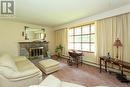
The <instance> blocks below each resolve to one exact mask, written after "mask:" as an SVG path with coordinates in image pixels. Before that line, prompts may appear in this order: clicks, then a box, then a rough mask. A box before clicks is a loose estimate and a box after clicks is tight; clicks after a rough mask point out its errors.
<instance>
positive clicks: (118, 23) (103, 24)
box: [96, 14, 128, 61]
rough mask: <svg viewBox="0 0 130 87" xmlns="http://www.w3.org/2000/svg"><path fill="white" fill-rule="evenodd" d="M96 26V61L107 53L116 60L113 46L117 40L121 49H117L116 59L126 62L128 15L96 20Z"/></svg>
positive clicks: (115, 51) (115, 50)
mask: <svg viewBox="0 0 130 87" xmlns="http://www.w3.org/2000/svg"><path fill="white" fill-rule="evenodd" d="M96 25H97V46H96V47H97V52H96V56H97V61H98V59H99V56H105V55H107V53H108V52H109V53H110V55H111V56H112V57H113V58H116V54H117V49H116V47H115V46H113V43H114V41H115V40H116V39H117V38H119V40H120V41H121V43H122V44H123V46H122V47H119V52H118V56H119V58H118V59H121V60H124V61H127V58H128V14H123V15H119V16H115V17H111V18H106V19H102V20H98V21H97V22H96Z"/></svg>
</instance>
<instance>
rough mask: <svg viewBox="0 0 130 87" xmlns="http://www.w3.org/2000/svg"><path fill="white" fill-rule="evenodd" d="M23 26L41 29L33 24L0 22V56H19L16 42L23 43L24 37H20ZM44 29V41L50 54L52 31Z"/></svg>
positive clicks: (52, 42)
mask: <svg viewBox="0 0 130 87" xmlns="http://www.w3.org/2000/svg"><path fill="white" fill-rule="evenodd" d="M24 26H29V27H36V28H41V26H38V25H33V24H27V23H20V22H11V21H7V20H0V54H1V53H9V54H11V55H14V56H17V55H19V45H18V42H21V41H24V37H23V36H22V32H23V31H24ZM44 28H45V29H46V33H47V38H46V40H47V41H49V50H50V52H54V45H53V44H54V33H53V29H51V28H49V27H44Z"/></svg>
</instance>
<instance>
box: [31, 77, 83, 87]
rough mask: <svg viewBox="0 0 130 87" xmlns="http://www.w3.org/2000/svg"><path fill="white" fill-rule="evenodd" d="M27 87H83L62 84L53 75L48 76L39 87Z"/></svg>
mask: <svg viewBox="0 0 130 87" xmlns="http://www.w3.org/2000/svg"><path fill="white" fill-rule="evenodd" d="M29 87H85V86H81V85H78V84H74V83H69V82H64V81H61V80H59V79H58V78H56V77H54V76H53V75H49V76H47V78H45V79H44V80H43V81H42V82H41V84H40V85H32V86H29Z"/></svg>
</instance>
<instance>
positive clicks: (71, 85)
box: [61, 81, 85, 87]
mask: <svg viewBox="0 0 130 87" xmlns="http://www.w3.org/2000/svg"><path fill="white" fill-rule="evenodd" d="M61 87H85V86H82V85H78V84H74V83H69V82H64V81H62V86H61Z"/></svg>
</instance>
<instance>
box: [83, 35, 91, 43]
mask: <svg viewBox="0 0 130 87" xmlns="http://www.w3.org/2000/svg"><path fill="white" fill-rule="evenodd" d="M89 36H90V35H83V36H82V42H89Z"/></svg>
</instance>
